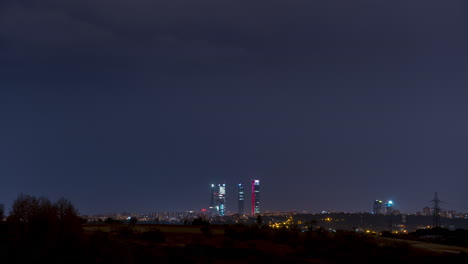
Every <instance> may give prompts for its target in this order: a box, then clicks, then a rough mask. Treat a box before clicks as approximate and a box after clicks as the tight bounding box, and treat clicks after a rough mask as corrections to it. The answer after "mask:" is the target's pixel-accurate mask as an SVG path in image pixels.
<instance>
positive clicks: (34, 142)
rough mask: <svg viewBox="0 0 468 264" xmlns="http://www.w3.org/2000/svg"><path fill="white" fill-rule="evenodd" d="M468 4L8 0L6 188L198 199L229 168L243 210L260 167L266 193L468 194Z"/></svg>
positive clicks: (463, 206)
mask: <svg viewBox="0 0 468 264" xmlns="http://www.w3.org/2000/svg"><path fill="white" fill-rule="evenodd" d="M467 10H468V6H467V3H466V1H465V0H449V1H436V0H414V1H407V0H401V1H399V0H391V1H390V0H388V1H384V0H364V1H349V0H327V1H310V0H309V1H305V0H304V1H299V0H281V1H279V0H268V1H267V0H257V1H244V0H216V1H215V0H209V1H207V0H200V1H189V0H163V1H150V0H118V1H116V0H112V1H111V0H87V1H84V0H67V1H58V0H56V1H52V0H36V1H32V0H31V1H27V0H22V1H18V0H1V1H0V180H1V182H0V203H4V204H5V205H6V207H7V208H8V207H9V206H10V205H11V203H12V201H13V200H14V199H15V198H16V197H17V195H18V194H19V193H26V194H32V195H38V196H40V195H44V196H47V197H49V198H51V199H56V198H59V197H62V196H63V197H66V198H68V199H70V200H71V201H72V202H73V203H74V204H75V205H76V207H77V208H78V209H79V210H80V212H81V213H99V212H121V211H131V212H150V211H164V210H168V211H182V210H189V209H201V208H204V207H205V208H206V207H207V206H208V203H209V185H210V184H211V183H218V182H222V181H225V182H226V184H227V188H228V197H227V199H228V204H227V206H228V211H235V210H236V207H235V201H234V199H235V184H236V183H237V182H238V181H243V182H244V183H245V184H249V181H250V180H251V179H254V178H255V179H260V182H261V210H262V211H265V210H281V211H291V210H309V211H313V212H317V211H321V210H338V211H370V210H372V202H373V200H375V199H382V200H387V199H393V200H394V201H395V203H396V207H397V208H398V209H400V210H401V211H403V212H415V211H417V210H418V211H421V210H422V207H424V206H427V205H429V201H430V200H431V199H432V197H433V195H434V192H436V191H437V192H439V197H440V199H441V200H443V201H445V203H444V204H442V207H443V208H445V209H453V210H457V211H465V212H466V211H468V191H467V190H468V189H467V188H468V67H467V64H468V48H467V47H468V20H467V12H468V11H467ZM248 195H250V191H249V192H248ZM249 210H250V205H249V204H248V203H247V204H246V211H249Z"/></svg>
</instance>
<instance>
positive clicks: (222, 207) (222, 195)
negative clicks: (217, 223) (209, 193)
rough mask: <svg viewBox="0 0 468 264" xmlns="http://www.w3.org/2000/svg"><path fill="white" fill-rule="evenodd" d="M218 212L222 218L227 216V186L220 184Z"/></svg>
mask: <svg viewBox="0 0 468 264" xmlns="http://www.w3.org/2000/svg"><path fill="white" fill-rule="evenodd" d="M218 187H219V193H218V212H219V215H220V216H225V215H226V184H224V183H222V184H218Z"/></svg>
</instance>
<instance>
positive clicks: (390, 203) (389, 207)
mask: <svg viewBox="0 0 468 264" xmlns="http://www.w3.org/2000/svg"><path fill="white" fill-rule="evenodd" d="M385 214H387V215H388V214H393V201H392V200H389V201H388V202H387V203H386V204H385Z"/></svg>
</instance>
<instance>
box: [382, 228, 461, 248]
mask: <svg viewBox="0 0 468 264" xmlns="http://www.w3.org/2000/svg"><path fill="white" fill-rule="evenodd" d="M382 236H383V237H389V238H399V239H406V240H415V241H422V242H431V243H439V244H445V245H453V246H462V247H468V230H466V229H456V230H453V231H451V230H448V229H445V228H432V229H418V230H416V231H415V232H412V233H409V234H392V233H390V232H383V233H382Z"/></svg>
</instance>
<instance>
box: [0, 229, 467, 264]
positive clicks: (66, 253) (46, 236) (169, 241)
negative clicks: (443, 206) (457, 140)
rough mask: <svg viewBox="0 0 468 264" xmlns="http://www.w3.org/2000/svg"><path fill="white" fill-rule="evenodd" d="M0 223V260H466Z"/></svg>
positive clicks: (374, 244) (389, 243) (280, 235)
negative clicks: (58, 230)
mask: <svg viewBox="0 0 468 264" xmlns="http://www.w3.org/2000/svg"><path fill="white" fill-rule="evenodd" d="M11 228H16V229H15V230H16V231H15V232H18V230H22V229H21V228H18V226H16V227H12V226H11V225H9V224H7V223H3V224H2V225H1V230H0V231H1V237H0V258H1V259H2V263H86V264H89V263H112V264H116V263H468V257H467V256H468V255H467V253H466V248H460V247H450V246H440V245H439V246H438V245H435V244H428V243H415V242H410V243H411V244H410V243H407V242H405V241H403V240H398V239H389V238H378V237H373V236H366V235H362V234H356V233H354V232H344V231H343V232H336V233H330V232H325V231H321V230H320V229H319V230H313V231H308V232H300V231H297V230H289V229H269V228H266V227H258V226H256V225H254V226H242V225H225V226H214V225H201V226H197V225H138V224H137V225H129V224H122V223H118V224H96V225H89V224H85V225H82V226H81V229H77V230H73V232H71V233H68V234H66V236H64V235H63V234H58V235H57V234H55V235H53V230H52V231H51V232H48V233H44V232H43V233H41V232H39V233H37V232H36V233H28V232H30V231H31V230H22V231H21V232H23V233H20V234H17V233H14V232H12V231H11V230H12V229H11Z"/></svg>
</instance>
